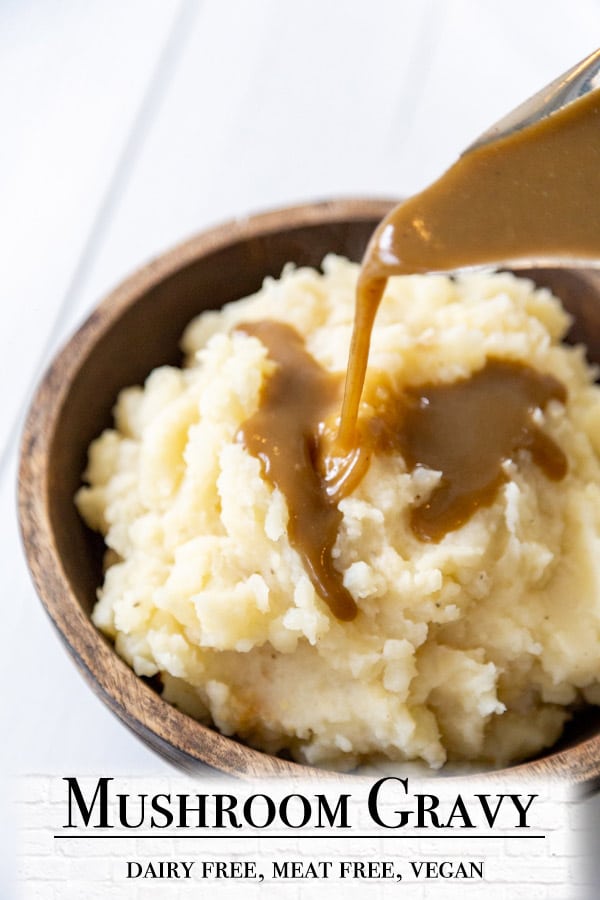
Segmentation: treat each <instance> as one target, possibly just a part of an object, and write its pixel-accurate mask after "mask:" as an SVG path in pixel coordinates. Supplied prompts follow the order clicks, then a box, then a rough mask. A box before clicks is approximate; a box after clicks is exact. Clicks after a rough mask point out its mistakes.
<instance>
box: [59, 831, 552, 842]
mask: <svg viewBox="0 0 600 900" xmlns="http://www.w3.org/2000/svg"><path fill="white" fill-rule="evenodd" d="M427 837H431V838H435V839H436V840H437V839H439V838H442V839H443V840H480V841H499V840H505V839H506V838H508V839H509V840H510V839H513V840H518V841H522V840H544V839H545V838H546V835H545V834H431V833H430V834H256V833H254V832H252V833H251V834H231V833H229V832H227V833H224V834H173V833H169V834H54V835H53V838H54V840H55V841H77V840H87V841H99V840H110V841H119V840H132V839H134V838H135V839H136V840H144V839H148V840H156V839H157V838H158V839H159V840H160V839H161V838H163V839H167V838H168V839H169V840H178V841H179V840H183V841H185V840H187V841H190V840H192V841H201V840H223V839H226V840H231V839H232V838H234V839H236V840H249V839H252V838H262V839H263V840H264V839H269V840H281V839H282V838H290V839H294V840H307V841H308V840H328V841H330V840H332V839H333V840H344V841H345V840H348V839H349V838H350V839H354V840H361V841H362V840H369V839H370V838H382V839H383V840H386V839H387V840H411V839H415V838H427Z"/></svg>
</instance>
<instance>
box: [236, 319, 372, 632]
mask: <svg viewBox="0 0 600 900" xmlns="http://www.w3.org/2000/svg"><path fill="white" fill-rule="evenodd" d="M239 330H240V331H244V332H245V333H246V334H250V335H253V336H254V337H257V338H258V339H259V340H260V341H261V343H263V344H264V345H265V347H266V348H267V351H268V353H269V357H270V359H272V360H273V362H275V363H277V368H276V370H275V372H274V373H273V374H272V375H271V377H270V378H269V379H268V380H267V382H266V384H265V385H264V386H263V389H262V394H261V398H260V406H259V408H258V410H257V411H256V413H255V414H254V415H253V416H251V417H250V418H249V419H247V420H246V422H244V424H243V425H242V427H241V429H240V432H239V435H238V437H239V439H240V440H241V441H242V442H243V443H244V445H245V447H246V449H247V450H248V451H249V452H250V453H252V455H253V456H256V457H258V458H259V459H260V460H261V462H262V465H263V473H264V475H265V476H266V478H267V479H268V480H269V481H270V482H271V484H272V485H274V486H276V487H278V488H279V489H280V491H281V492H282V493H283V495H284V497H285V499H286V501H287V506H288V511H289V522H288V534H289V538H290V543H291V544H292V546H293V547H295V549H296V550H297V551H298V553H299V554H300V556H301V558H302V560H303V562H304V565H305V567H306V570H307V572H308V574H309V577H310V579H311V581H312V583H313V585H314V587H315V590H316V591H317V592H318V593H319V595H320V596H321V597H322V598H323V599H324V600H325V601H326V602H327V603H328V605H329V607H330V608H331V611H332V612H333V614H334V615H335V616H336V617H337V618H338V619H342V620H344V621H347V620H349V619H353V618H354V617H355V615H356V604H355V602H354V599H353V598H352V596H351V594H350V593H349V591H347V590H346V588H345V587H344V585H343V584H342V579H341V576H340V573H339V572H338V571H337V569H336V568H335V566H334V565H333V557H332V550H333V546H334V544H335V541H336V538H337V534H338V529H339V526H340V523H341V520H342V514H341V513H340V512H339V510H338V508H337V504H336V503H335V502H334V501H333V499H332V498H331V497H330V496H329V495H328V493H327V491H326V489H325V482H324V478H323V475H322V473H321V472H320V466H319V464H318V461H317V456H318V435H319V431H320V429H321V425H322V423H323V422H324V421H326V419H327V418H328V417H329V415H330V414H331V413H332V412H335V411H336V409H337V408H339V402H340V398H341V387H342V385H341V382H340V379H339V378H337V377H335V376H334V375H331V373H329V372H327V371H326V370H325V369H323V368H322V367H321V366H320V365H319V364H318V362H317V361H316V360H315V359H314V357H312V356H311V355H310V353H308V351H307V350H306V348H305V346H304V341H303V340H302V338H301V337H300V335H299V334H298V333H297V332H296V331H295V330H294V329H293V328H292V327H291V326H290V325H285V324H284V323H282V322H275V321H270V320H266V321H262V322H252V323H247V324H244V325H241V326H239Z"/></svg>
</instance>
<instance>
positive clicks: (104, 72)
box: [0, 0, 180, 449]
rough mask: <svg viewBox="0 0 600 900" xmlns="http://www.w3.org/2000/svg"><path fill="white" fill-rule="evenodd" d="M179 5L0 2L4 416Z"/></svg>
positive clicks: (139, 0) (54, 307)
mask: <svg viewBox="0 0 600 900" xmlns="http://www.w3.org/2000/svg"><path fill="white" fill-rule="evenodd" d="M179 7H180V2H179V0H130V2H128V3H120V2H119V0H109V2H104V3H102V2H99V0H97V2H91V3H84V4H82V3H77V2H76V0H66V2H61V3H56V2H54V3H45V2H43V0H37V2H29V3H18V2H12V3H8V4H2V6H0V85H1V86H2V88H1V93H0V122H1V123H2V140H1V141H0V198H1V206H0V246H1V247H2V253H1V254H0V297H1V301H0V307H1V309H2V329H1V332H0V333H1V347H2V352H1V353H0V383H2V384H5V385H6V384H10V385H11V390H10V391H8V390H5V391H2V392H1V393H0V421H1V422H2V423H3V427H4V428H7V427H10V426H11V425H12V423H13V422H14V420H15V417H16V415H17V413H18V411H19V409H20V407H21V405H22V403H23V397H24V395H25V393H26V391H27V387H28V385H29V384H30V381H31V378H32V375H33V371H34V370H35V367H36V364H37V361H38V357H39V355H40V353H42V351H43V348H44V347H45V345H46V342H47V339H48V336H49V334H50V333H51V331H52V327H53V324H54V321H55V318H56V316H57V314H58V313H59V311H60V309H61V305H62V304H63V302H64V300H65V297H66V295H67V293H68V290H69V285H70V283H71V280H72V278H73V274H74V272H75V271H76V268H77V265H78V261H79V259H80V256H81V254H82V252H83V250H84V248H85V246H86V241H87V239H88V236H89V234H90V232H91V230H92V228H93V225H94V221H95V217H96V216H97V214H98V210H99V208H100V205H101V203H102V200H103V198H104V196H105V193H106V191H107V189H108V187H109V185H110V183H111V179H113V177H114V174H115V172H116V171H117V170H118V166H119V161H120V159H121V154H122V153H123V149H124V147H125V146H126V143H127V141H128V139H129V137H130V131H131V128H132V126H133V124H134V123H135V116H136V113H137V111H138V110H139V108H140V105H141V104H142V102H143V99H144V96H145V91H146V88H147V85H148V83H149V81H150V79H151V76H152V73H153V71H154V68H155V66H156V65H157V60H158V59H159V58H160V54H161V51H162V49H163V47H164V45H165V41H166V40H167V39H168V36H169V33H170V30H171V28H172V27H173V21H174V16H175V15H176V13H177V12H178V10H179ZM0 449H1V444H0Z"/></svg>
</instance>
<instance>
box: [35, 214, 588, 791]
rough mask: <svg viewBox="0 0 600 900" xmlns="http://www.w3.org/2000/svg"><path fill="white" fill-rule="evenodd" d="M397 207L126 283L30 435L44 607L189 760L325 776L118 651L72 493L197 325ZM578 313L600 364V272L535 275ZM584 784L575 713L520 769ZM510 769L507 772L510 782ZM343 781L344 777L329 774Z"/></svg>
mask: <svg viewBox="0 0 600 900" xmlns="http://www.w3.org/2000/svg"><path fill="white" fill-rule="evenodd" d="M390 205H391V203H390V202H389V201H385V200H340V201H332V202H324V203H317V204H311V205H307V206H300V207H294V208H290V209H284V210H280V211H276V212H272V213H266V214H263V215H259V216H255V217H252V218H248V219H243V220H236V221H233V222H230V223H228V224H225V225H222V226H220V227H218V228H215V229H213V230H211V231H208V232H205V233H203V234H201V235H199V236H198V237H195V238H193V239H192V240H190V241H188V242H186V243H184V244H182V245H181V246H179V247H176V248H175V249H174V250H171V251H170V252H168V253H166V254H164V255H163V256H161V257H160V258H158V259H157V260H155V261H154V262H152V263H150V264H149V265H148V266H146V267H145V268H143V269H141V270H140V271H139V272H137V273H136V274H135V275H133V276H132V277H131V278H130V279H128V280H127V281H125V282H124V283H123V284H122V285H120V286H119V287H118V288H117V289H116V290H115V291H114V292H113V293H112V294H111V295H110V296H109V297H107V298H106V299H105V300H104V301H103V302H102V303H101V304H100V306H99V307H98V308H97V309H96V310H95V311H94V312H93V313H92V314H91V316H90V317H89V318H88V319H87V321H86V322H85V323H84V324H83V325H82V327H81V328H80V329H79V331H78V332H77V333H76V334H75V335H74V337H73V338H72V339H71V340H70V341H69V343H68V344H67V345H66V347H65V348H64V349H63V350H62V352H61V353H60V354H59V355H58V356H57V358H56V359H55V361H54V362H53V363H52V365H51V366H50V368H49V369H48V371H47V373H46V375H45V377H44V379H43V381H42V383H41V385H40V387H39V389H38V392H37V394H36V396H35V398H34V401H33V403H32V406H31V409H30V412H29V416H28V419H27V423H26V426H25V431H24V435H23V443H22V451H21V465H20V473H19V511H20V519H21V528H22V533H23V539H24V543H25V549H26V554H27V559H28V562H29V567H30V569H31V573H32V576H33V580H34V582H35V585H36V587H37V590H38V592H39V594H40V597H41V599H42V602H43V604H44V606H45V608H46V610H47V611H48V613H49V615H50V617H51V619H52V621H53V622H54V624H55V625H56V627H57V629H58V631H59V633H60V635H61V637H62V638H63V640H64V641H65V642H66V645H67V647H68V648H69V650H70V651H71V653H72V655H73V657H74V659H75V661H76V662H77V664H78V665H79V667H80V668H81V670H82V671H83V673H84V675H85V676H86V677H87V678H88V680H89V682H90V684H91V686H92V687H93V689H94V690H95V691H96V692H97V693H98V694H99V695H100V696H101V697H102V699H103V700H104V701H105V702H106V703H107V704H108V705H109V707H110V708H111V709H112V710H113V711H114V712H115V713H116V714H117V715H118V716H119V717H120V718H121V719H122V720H123V721H124V722H125V723H126V724H127V725H128V726H129V727H130V728H131V729H132V730H133V731H134V732H135V733H136V734H138V736H139V737H141V738H142V739H143V740H144V741H145V742H146V743H148V744H149V745H150V746H151V747H153V748H154V749H155V750H156V751H158V752H159V753H160V754H162V755H163V756H165V757H166V758H168V759H170V760H171V761H172V762H174V763H176V764H177V765H180V766H184V767H186V768H194V767H195V766H198V765H199V764H200V763H205V764H208V765H210V766H213V767H215V768H217V769H219V770H221V771H224V772H227V773H231V774H237V775H243V776H255V775H256V776H257V775H300V774H302V775H318V774H319V770H315V769H310V768H309V767H305V766H301V765H298V764H296V763H293V762H289V761H288V760H285V759H279V758H277V757H273V756H269V755H268V754H265V753H261V752H259V751H257V750H254V749H252V748H249V747H247V746H245V745H243V744H241V743H239V742H237V741H235V740H233V739H231V738H227V737H224V736H223V735H221V734H219V733H218V732H217V731H215V730H212V729H210V728H208V727H206V726H204V725H201V724H200V723H199V722H196V721H195V720H193V719H191V718H190V717H188V716H187V715H185V714H183V713H182V712H180V711H179V710H177V709H176V708H175V707H173V706H171V705H169V704H167V703H166V702H165V701H163V700H162V699H161V697H160V695H159V694H158V693H157V692H156V691H154V690H153V689H152V687H151V686H150V685H149V684H146V683H145V682H144V681H143V680H142V679H140V678H138V677H137V676H136V675H135V674H134V672H133V671H132V670H131V669H130V668H129V667H128V666H127V665H126V664H125V663H124V662H123V661H122V660H121V659H120V658H119V657H118V656H117V654H116V653H115V651H114V649H113V648H112V646H111V644H110V643H109V642H108V641H107V640H106V639H105V638H104V637H103V636H102V635H101V634H100V633H99V632H98V631H97V630H96V628H95V627H94V626H93V625H92V623H91V620H90V614H91V610H92V607H93V604H94V602H95V599H96V590H97V588H98V586H99V585H100V583H101V580H102V567H101V560H102V552H103V542H102V540H101V539H100V538H99V537H98V535H95V534H93V533H92V532H91V531H89V529H87V528H86V526H85V525H84V523H83V521H82V520H81V519H80V517H79V515H78V513H77V510H76V508H75V505H74V502H73V498H74V495H75V492H76V491H77V489H78V487H79V486H80V483H81V474H82V472H83V470H84V468H85V464H86V455H87V449H88V446H89V444H90V443H91V441H92V440H93V439H94V438H95V437H96V436H97V435H98V434H99V433H100V432H101V431H102V430H103V428H105V427H107V426H109V425H110V424H111V410H112V407H113V405H114V402H115V399H116V397H117V394H118V393H119V391H120V390H121V389H122V388H123V387H126V386H128V385H132V384H139V383H141V382H143V381H144V379H145V378H146V376H147V375H148V374H149V372H150V371H151V370H152V369H154V368H156V367H157V366H160V365H164V364H178V363H179V362H180V359H181V357H180V352H179V349H178V344H179V340H180V337H181V334H182V332H183V330H184V327H185V325H186V324H187V323H188V322H189V321H190V319H192V318H193V317H194V316H195V315H197V314H198V313H199V312H201V311H203V310H205V309H215V308H219V307H220V306H222V305H223V304H224V303H227V302H229V301H231V300H235V299H237V298H239V297H243V296H246V295H248V294H250V293H253V292H254V291H256V290H258V288H260V286H261V284H262V281H263V279H264V278H265V276H267V275H273V276H276V275H279V274H280V272H281V270H282V268H283V265H284V264H285V263H286V262H289V261H292V262H295V263H297V264H300V265H310V266H318V265H319V264H320V262H321V260H322V259H323V257H324V256H325V255H326V254H327V253H329V252H335V253H339V254H342V255H345V256H347V257H349V258H350V259H354V260H359V259H360V258H361V256H362V253H363V251H364V249H365V246H366V243H367V241H368V239H369V237H370V235H371V232H372V230H373V228H374V227H375V225H376V224H377V223H378V222H379V220H380V219H381V218H382V217H383V215H384V214H385V213H386V212H387V211H388V210H389V208H390ZM527 274H528V275H531V276H532V277H533V278H534V280H535V281H537V282H538V283H541V284H547V285H548V286H549V287H551V288H553V289H554V290H555V291H556V293H557V294H558V295H559V296H561V298H562V299H563V302H564V303H565V305H566V307H567V309H569V310H570V311H571V312H572V313H573V315H574V316H575V319H576V323H575V327H574V330H573V335H574V339H576V340H579V341H581V340H583V341H585V342H586V344H587V345H588V349H589V353H590V357H591V360H592V361H596V362H600V275H598V274H597V273H592V272H589V271H587V270H581V271H579V270H564V269H562V270H561V269H543V270H530V271H529V270H528V271H527ZM510 771H511V772H514V773H515V774H518V775H523V776H526V775H546V776H556V777H561V778H565V779H569V780H571V781H573V782H585V783H587V784H590V783H592V782H593V781H594V780H595V779H597V778H600V711H598V710H596V709H590V710H587V711H586V712H585V714H583V715H581V716H577V717H575V720H574V723H573V724H572V726H570V727H569V728H568V729H567V732H566V734H565V737H564V738H563V740H562V741H561V742H560V744H559V746H557V747H555V748H554V749H553V750H552V751H550V752H549V753H548V754H546V755H545V756H543V757H540V758H538V759H536V760H533V761H530V762H528V763H525V764H523V765H520V766H514V767H512V768H511V770H510ZM505 772H506V770H504V773H505ZM329 774H331V773H329Z"/></svg>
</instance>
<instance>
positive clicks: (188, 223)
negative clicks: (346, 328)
mask: <svg viewBox="0 0 600 900" xmlns="http://www.w3.org/2000/svg"><path fill="white" fill-rule="evenodd" d="M598 44H600V2H599V0H570V2H569V3H565V2H564V0H544V2H543V3H540V2H538V0H535V2H533V0H531V2H528V0H335V2H334V0H295V2H291V0H86V2H81V0H79V2H77V0H0V123H1V131H0V248H1V249H0V308H1V312H2V319H1V322H2V325H1V330H0V335H1V346H0V422H1V423H2V427H1V431H0V460H1V462H0V467H1V468H0V479H1V480H0V503H1V510H0V524H1V536H2V540H1V542H0V579H1V590H0V641H1V644H0V646H1V647H2V650H1V652H0V690H1V696H2V700H1V703H2V710H1V711H2V718H1V722H2V725H1V731H0V734H1V735H2V737H1V738H0V771H4V772H9V773H17V774H18V773H47V774H51V773H56V774H63V775H64V774H65V773H71V774H73V773H78V774H82V773H83V772H85V771H88V772H90V773H94V774H98V773H100V772H104V773H106V772H110V773H111V774H117V773H119V772H120V773H124V774H127V773H134V772H135V773H143V772H145V771H147V772H150V771H152V772H154V773H157V772H158V773H160V772H161V771H166V770H167V765H166V763H164V762H162V761H161V760H159V759H158V757H155V756H154V755H153V754H152V753H151V751H149V750H148V749H147V748H146V747H145V746H143V745H142V744H141V743H140V742H138V741H137V739H136V738H134V737H133V736H132V735H131V734H130V733H129V732H128V731H127V730H126V729H125V728H124V727H123V726H122V725H121V724H120V723H118V722H117V720H116V719H114V718H113V717H112V715H111V714H110V713H109V712H108V711H107V710H106V709H105V708H104V706H103V705H102V704H101V703H100V701H99V700H97V699H96V698H95V697H94V696H93V695H92V693H91V692H90V690H89V689H88V687H87V686H86V685H85V684H84V683H83V681H82V680H81V678H80V676H79V675H78V673H77V672H76V670H75V668H74V667H73V665H72V664H71V662H70V660H69V659H68V658H67V656H66V654H65V652H64V651H63V649H62V647H61V646H60V644H59V642H58V639H57V637H56V636H55V634H54V633H53V630H52V629H51V627H50V624H49V621H48V620H47V619H46V617H45V615H44V614H43V612H42V609H41V606H40V603H39V601H38V600H37V598H36V595H35V593H34V590H33V588H32V586H31V584H30V581H29V577H28V574H27V571H26V568H25V564H24V562H23V557H22V552H21V549H20V542H19V537H18V529H17V526H16V520H15V512H14V494H15V477H16V455H17V448H18V436H19V431H20V427H21V425H22V420H23V415H24V412H25V409H26V406H27V402H28V398H29V397H30V395H31V392H32V390H33V386H34V384H35V382H36V380H37V379H38V378H39V376H40V374H41V372H42V371H43V369H44V367H45V366H46V365H47V363H48V362H49V360H50V358H51V356H52V354H53V352H54V351H55V349H56V348H57V347H58V345H59V344H60V343H61V342H62V341H63V340H64V339H65V338H66V336H67V335H68V334H69V333H70V332H71V331H72V329H73V328H74V327H75V326H76V325H77V323H78V322H80V321H81V320H82V318H83V317H84V316H85V315H86V313H87V312H88V311H89V310H90V309H91V307H92V306H93V305H94V304H95V303H96V302H97V300H98V299H100V297H101V296H102V295H103V294H104V293H105V292H106V291H107V290H108V289H109V288H110V287H111V286H113V285H114V284H115V283H116V282H117V281H118V280H119V279H121V278H122V277H123V276H124V275H126V274H127V273H129V272H130V271H131V270H132V269H133V268H135V267H136V266H137V265H138V264H140V263H142V262H144V261H146V260H148V258H149V257H151V256H152V255H153V254H156V253H158V252H160V251H162V250H163V249H165V248H167V247H169V246H170V245H172V244H173V243H175V242H176V241H179V240H180V239H182V238H184V237H186V236H187V235H189V234H191V233H192V232H194V231H197V230H199V229H202V228H204V227H205V226H209V225H211V224H213V223H216V222H218V221H220V220H223V219H225V218H228V217H230V216H236V215H239V214H245V213H248V212H254V211H259V210H263V209H266V208H270V207H274V206H278V205H283V204H289V203H295V202H301V201H307V200H312V199H316V198H324V197H334V196H341V195H345V196H350V195H382V196H383V195H385V196H389V195H394V194H398V195H400V194H408V193H411V192H414V191H415V190H417V189H418V188H420V187H422V186H424V185H425V184H426V183H427V182H428V181H430V180H431V179H433V178H434V177H435V176H436V175H438V174H440V173H441V171H442V170H443V169H444V168H445V167H447V166H448V165H449V164H450V163H451V162H452V161H453V159H454V158H455V156H456V155H457V153H458V152H459V151H460V150H461V148H463V147H464V146H466V145H467V144H468V143H469V142H470V141H471V140H472V139H473V138H474V137H475V136H476V135H477V134H478V133H479V132H481V131H482V130H484V128H485V127H486V126H487V125H489V124H491V123H492V122H493V121H494V120H495V119H497V118H498V117H499V116H501V115H502V114H503V113H505V112H507V111H508V110H509V109H510V108H512V107H513V106H515V105H516V104H517V103H518V102H519V101H520V100H522V99H523V98H524V97H525V96H526V95H528V94H530V93H532V92H533V91H535V90H537V89H538V88H539V87H541V86H542V85H543V84H544V83H546V82H547V81H549V80H550V79H551V78H552V77H553V76H555V75H557V74H558V73H560V72H561V71H563V70H565V69H566V68H568V67H569V66H570V65H572V64H573V63H575V62H576V61H577V60H578V59H580V58H581V57H583V56H585V55H586V54H587V53H589V52H591V51H592V50H593V49H595V47H596V46H597V45H598Z"/></svg>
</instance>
